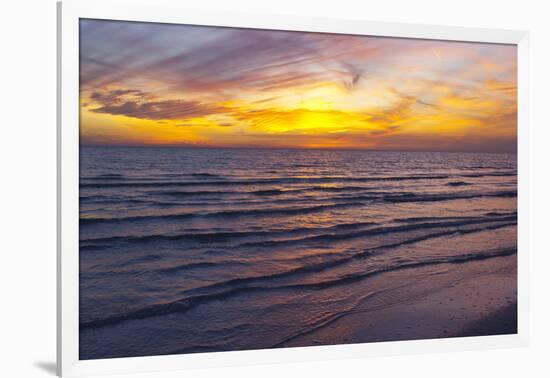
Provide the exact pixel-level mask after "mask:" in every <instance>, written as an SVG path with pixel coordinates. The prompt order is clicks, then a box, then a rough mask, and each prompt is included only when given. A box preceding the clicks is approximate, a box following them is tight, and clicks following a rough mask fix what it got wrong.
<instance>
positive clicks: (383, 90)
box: [80, 20, 517, 152]
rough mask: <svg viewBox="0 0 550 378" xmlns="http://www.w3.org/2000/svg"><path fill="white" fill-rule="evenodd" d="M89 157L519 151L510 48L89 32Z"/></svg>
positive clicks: (188, 32) (170, 30) (85, 101)
mask: <svg viewBox="0 0 550 378" xmlns="http://www.w3.org/2000/svg"><path fill="white" fill-rule="evenodd" d="M80 31H81V36H80V40H81V42H80V43H81V44H80V85H81V87H80V91H81V98H80V103H81V123H80V130H81V143H82V144H85V145H136V146H146V145H154V146H193V147H269V148H273V147H275V148H279V147H289V148H354V149H355V148H358V149H375V150H425V151H488V152H515V151H516V135H517V134H516V124H517V121H516V113H517V58H516V52H517V51H516V47H515V46H512V45H497V44H480V43H459V42H445V41H429V40H414V39H398V38H382V37H365V36H349V35H337V34H320V33H301V32H283V31H267V30H251V29H236V28H215V27H200V26H185V25H168V24H153V23H131V22H119V21H100V20H81V26H80Z"/></svg>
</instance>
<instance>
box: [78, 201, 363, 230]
mask: <svg viewBox="0 0 550 378" xmlns="http://www.w3.org/2000/svg"><path fill="white" fill-rule="evenodd" d="M363 205H364V203H363V202H348V203H335V204H326V205H317V206H308V207H285V208H267V209H250V210H223V211H214V212H209V213H183V214H165V215H136V216H129V217H118V218H114V217H113V218H100V217H94V218H92V217H90V218H80V224H81V225H88V224H95V223H100V222H134V221H142V220H158V221H162V220H169V219H172V220H178V219H189V218H193V217H240V216H262V215H298V214H310V213H316V212H319V211H325V210H335V209H342V208H347V207H355V206H363Z"/></svg>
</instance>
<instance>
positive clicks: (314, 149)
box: [79, 143, 517, 155]
mask: <svg viewBox="0 0 550 378" xmlns="http://www.w3.org/2000/svg"><path fill="white" fill-rule="evenodd" d="M79 146H80V147H85V148H89V147H106V148H166V149H178V148H179V149H196V150H301V151H307V150H312V151H364V152H437V153H472V154H484V153H485V154H508V155H517V150H515V151H482V150H443V149H441V150H427V149H369V148H352V147H284V146H280V147H279V146H274V147H255V146H196V145H167V144H163V145H147V144H85V143H80V144H79Z"/></svg>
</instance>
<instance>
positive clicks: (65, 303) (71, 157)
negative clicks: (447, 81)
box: [57, 0, 529, 376]
mask: <svg viewBox="0 0 550 378" xmlns="http://www.w3.org/2000/svg"><path fill="white" fill-rule="evenodd" d="M180 3H181V2H179V1H177V0H157V1H146V0H132V1H125V0H111V1H108V2H107V1H105V2H102V1H94V0H88V1H76V0H73V1H71V0H65V1H63V2H62V3H58V46H59V50H58V68H57V75H58V91H57V92H58V93H57V99H58V109H57V111H58V134H57V143H58V155H57V162H58V168H57V169H58V178H57V185H58V190H57V196H58V216H57V230H58V235H57V238H58V239H57V245H58V250H57V297H58V304H57V311H58V315H57V372H58V374H59V375H60V376H81V375H96V374H119V373H138V372H139V373H144V372H151V371H171V370H180V369H187V368H197V367H220V366H236V365H247V364H259V363H278V362H296V361H307V360H326V359H341V358H361V357H370V356H380V355H396V354H406V353H432V352H442V351H445V352H448V351H463V350H474V349H490V348H502V347H517V346H525V345H527V343H528V334H529V324H528V317H529V312H528V308H529V289H528V286H529V285H528V258H529V246H528V229H529V226H528V218H529V200H528V189H529V177H528V174H529V173H528V122H529V119H528V109H529V105H528V88H529V78H528V75H529V69H528V66H529V62H528V58H529V36H528V33H527V32H525V31H511V30H493V29H475V28H460V27H447V26H433V25H414V24H397V23H380V22H368V21H362V20H338V19H321V18H309V17H308V18H306V17H294V16H292V17H290V16H282V15H269V14H246V13H240V12H231V13H230V12H212V11H201V10H196V9H195V10H194V9H186V8H183V7H181V6H180V5H179V4H180ZM80 18H90V19H107V20H126V21H147V22H160V23H176V24H191V25H203V26H226V27H240V28H258V29H275V30H293V31H308V32H330V33H341V34H355V35H369V36H386V37H401V38H423V39H438V40H450V41H470V42H486V43H504V44H515V45H517V47H518V49H517V51H518V333H517V334H515V335H504V336H481V337H468V338H450V339H437V340H416V341H399V342H382V343H368V344H353V345H333V346H310V347H300V348H282V349H273V350H250V351H234V352H217V353H197V354H188V355H170V356H152V357H131V358H115V359H104V360H84V361H81V360H79V358H78V356H79V353H78V345H79V342H78V337H79V316H78V309H79V306H78V305H79V289H78V288H79V284H78V278H79V253H78V251H79V240H78V239H79V230H78V227H79V221H78V220H79V19H80Z"/></svg>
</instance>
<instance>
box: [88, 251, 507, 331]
mask: <svg viewBox="0 0 550 378" xmlns="http://www.w3.org/2000/svg"><path fill="white" fill-rule="evenodd" d="M516 252H517V249H516V248H515V247H514V248H505V249H495V250H490V251H487V252H472V253H466V254H464V255H459V256H450V257H438V258H431V259H428V260H424V261H410V262H401V263H399V264H395V265H392V266H388V267H385V268H380V269H377V270H372V271H367V272H363V273H356V274H349V275H344V276H341V277H338V278H335V279H332V280H327V281H318V282H311V283H289V284H282V285H274V286H269V285H268V286H266V285H255V286H254V285H252V286H249V285H250V284H254V283H258V282H262V281H265V280H266V279H267V280H273V279H274V278H281V277H285V276H288V275H292V274H297V273H298V274H299V273H307V272H310V271H312V272H316V271H319V270H323V269H326V268H327V267H330V265H331V263H330V262H326V263H321V264H317V265H316V266H310V267H302V268H297V269H293V270H291V271H287V272H282V273H277V274H272V275H267V276H260V277H248V278H236V279H233V280H230V281H226V282H224V283H221V284H214V285H211V286H209V288H210V289H212V288H214V289H216V288H223V289H225V290H218V291H214V292H210V293H205V294H196V295H191V296H188V297H184V298H182V299H180V300H176V301H173V302H168V303H161V304H154V305H151V306H148V307H144V308H141V309H137V310H134V311H129V312H127V313H124V314H119V315H113V316H109V317H105V318H101V319H95V320H89V321H82V322H81V323H80V329H88V328H98V327H104V326H108V325H114V324H117V323H121V322H124V321H128V320H136V319H144V318H149V317H155V316H162V315H167V314H171V313H181V312H185V311H188V310H190V309H192V308H194V307H196V306H198V305H200V304H203V303H206V302H210V301H213V300H224V299H227V298H229V297H231V296H234V295H237V294H240V293H244V292H257V291H274V290H304V289H305V290H317V289H323V288H327V287H335V286H338V285H344V284H349V283H353V282H357V281H360V280H364V279H366V278H368V277H371V276H374V275H378V274H381V273H386V272H391V271H396V270H402V269H411V268H418V267H423V266H429V265H436V264H460V263H465V262H468V261H475V260H483V259H488V258H493V257H499V256H508V255H512V254H515V253H516ZM363 253H365V252H363ZM350 258H351V257H350ZM348 259H349V258H348ZM235 285H237V286H235ZM239 285H241V286H239ZM243 285H244V286H243ZM195 292H196V291H195Z"/></svg>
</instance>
